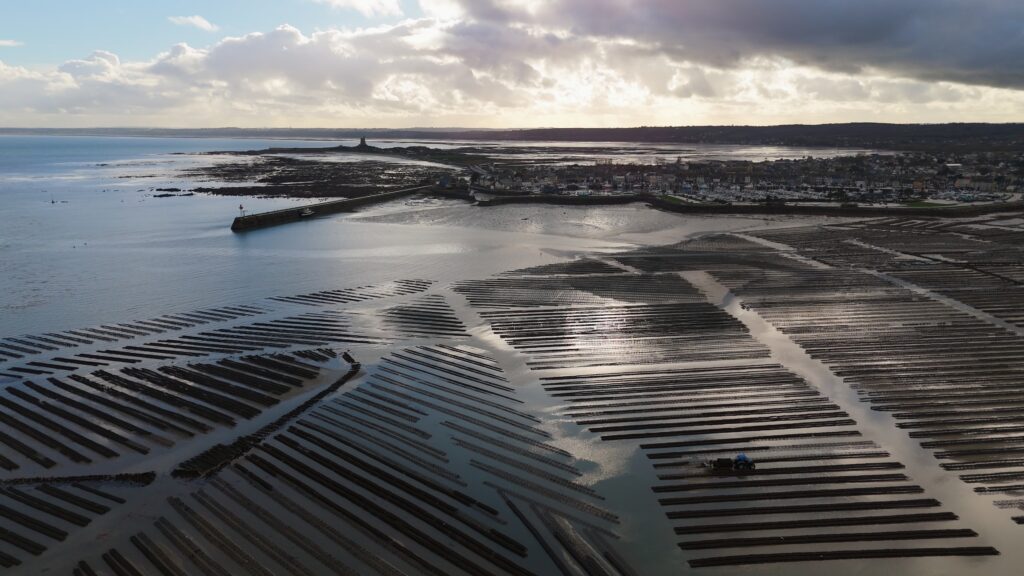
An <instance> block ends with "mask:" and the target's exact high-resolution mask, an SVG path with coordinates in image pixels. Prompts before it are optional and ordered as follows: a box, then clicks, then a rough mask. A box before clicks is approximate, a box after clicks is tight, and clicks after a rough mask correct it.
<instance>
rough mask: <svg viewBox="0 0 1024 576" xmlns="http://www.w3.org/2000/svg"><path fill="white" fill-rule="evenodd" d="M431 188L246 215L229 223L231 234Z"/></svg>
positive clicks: (373, 202)
mask: <svg viewBox="0 0 1024 576" xmlns="http://www.w3.org/2000/svg"><path fill="white" fill-rule="evenodd" d="M431 188H433V185H425V186H416V187H414V188H405V189H402V190H393V191H391V192H382V193H380V194H373V195H370V196H362V197H359V198H342V199H339V200H328V201H326V202H319V203H317V204H306V205H304V206H296V207H294V208H285V209H283V210H272V211H270V212H259V213H257V214H247V215H244V216H238V217H236V218H235V220H234V221H233V222H232V223H231V230H232V231H233V232H244V231H246V230H253V229H256V228H266V227H268V226H277V225H278V224H286V223H288V222H295V221H297V220H302V219H304V218H311V217H315V216H323V215H324V214H336V213H338V212H347V211H349V210H352V209H353V208H358V207H360V206H369V205H371V204H377V203H379V202H386V201H388V200H394V199H395V198H401V197H403V196H409V195H411V194H415V193H417V192H423V191H425V190H429V189H431Z"/></svg>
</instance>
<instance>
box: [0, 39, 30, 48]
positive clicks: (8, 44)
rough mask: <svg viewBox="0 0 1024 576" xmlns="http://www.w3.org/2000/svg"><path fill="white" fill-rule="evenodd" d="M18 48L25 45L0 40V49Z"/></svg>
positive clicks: (14, 41)
mask: <svg viewBox="0 0 1024 576" xmlns="http://www.w3.org/2000/svg"><path fill="white" fill-rule="evenodd" d="M16 46H24V43H23V42H18V41H17V40H0V48H14V47H16Z"/></svg>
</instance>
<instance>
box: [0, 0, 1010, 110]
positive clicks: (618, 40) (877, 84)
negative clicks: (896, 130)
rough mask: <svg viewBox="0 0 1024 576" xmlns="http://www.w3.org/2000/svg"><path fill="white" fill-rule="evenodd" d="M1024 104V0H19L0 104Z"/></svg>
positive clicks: (1, 42)
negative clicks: (156, 0)
mask: <svg viewBox="0 0 1024 576" xmlns="http://www.w3.org/2000/svg"><path fill="white" fill-rule="evenodd" d="M852 121H870V122H973V121H979V122H1021V121H1024V1H1022V0H856V1H852V0H205V1H190V0H189V1H173V0H164V1H161V2H139V1H137V0H135V1H128V0H82V1H78V0H63V1H56V0H32V1H25V0H0V126H7V127H95V126H126V127H127V126H132V127H146V126H152V127H181V128H187V127H223V126H240V127H296V128H298V127H339V128H340V127H356V128H371V127H381V128H401V127H467V128H477V127H479V128H519V127H523V128H527V127H546V126H558V127H572V126H598V127H606V126H655V125H658V126H664V125H702V124H750V125H765V124H789V123H802V124H819V123H830V122H852Z"/></svg>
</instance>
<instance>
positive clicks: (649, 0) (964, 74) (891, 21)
mask: <svg viewBox="0 0 1024 576" xmlns="http://www.w3.org/2000/svg"><path fill="white" fill-rule="evenodd" d="M464 7H465V9H466V12H467V15H468V16H469V17H470V18H474V19H478V20H485V21H490V22H504V23H514V22H521V23H525V24H533V25H538V26H545V27H557V28H559V29H562V30H568V31H569V32H571V33H572V34H574V35H581V36H596V37H606V38H620V39H630V40H635V41H637V42H640V43H644V44H649V45H652V46H653V47H655V48H656V49H657V50H659V51H661V52H662V53H664V54H665V55H667V56H670V57H672V58H677V59H680V60H687V61H691V62H698V63H702V64H707V65H712V66H716V67H723V68H728V67H734V66H739V65H741V63H742V62H743V61H744V60H747V59H750V58H754V57H758V56H781V57H784V58H788V59H790V60H793V61H795V62H797V63H801V64H807V65H812V66H816V67H820V68H822V69H825V70H830V71H836V72H845V73H850V72H857V71H859V70H861V69H863V68H877V69H881V70H885V71H888V72H889V73H892V74H897V75H903V76H907V77H911V78H917V79H921V80H930V81H936V80H946V81H951V82H962V83H967V84H979V85H988V86H999V87H1012V88H1024V1H1022V0H633V1H630V0H548V1H544V2H539V3H536V4H535V5H534V8H533V9H527V8H526V7H524V5H523V3H521V2H501V1H500V0H464Z"/></svg>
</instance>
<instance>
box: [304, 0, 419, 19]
mask: <svg viewBox="0 0 1024 576" xmlns="http://www.w3.org/2000/svg"><path fill="white" fill-rule="evenodd" d="M316 1H317V2H320V3H321V4H329V5H331V6H333V7H335V8H342V9H347V10H355V11H356V12H359V13H360V14H362V15H363V16H366V17H367V18H369V17H371V16H401V15H402V8H401V7H400V6H399V5H398V0H316Z"/></svg>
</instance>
